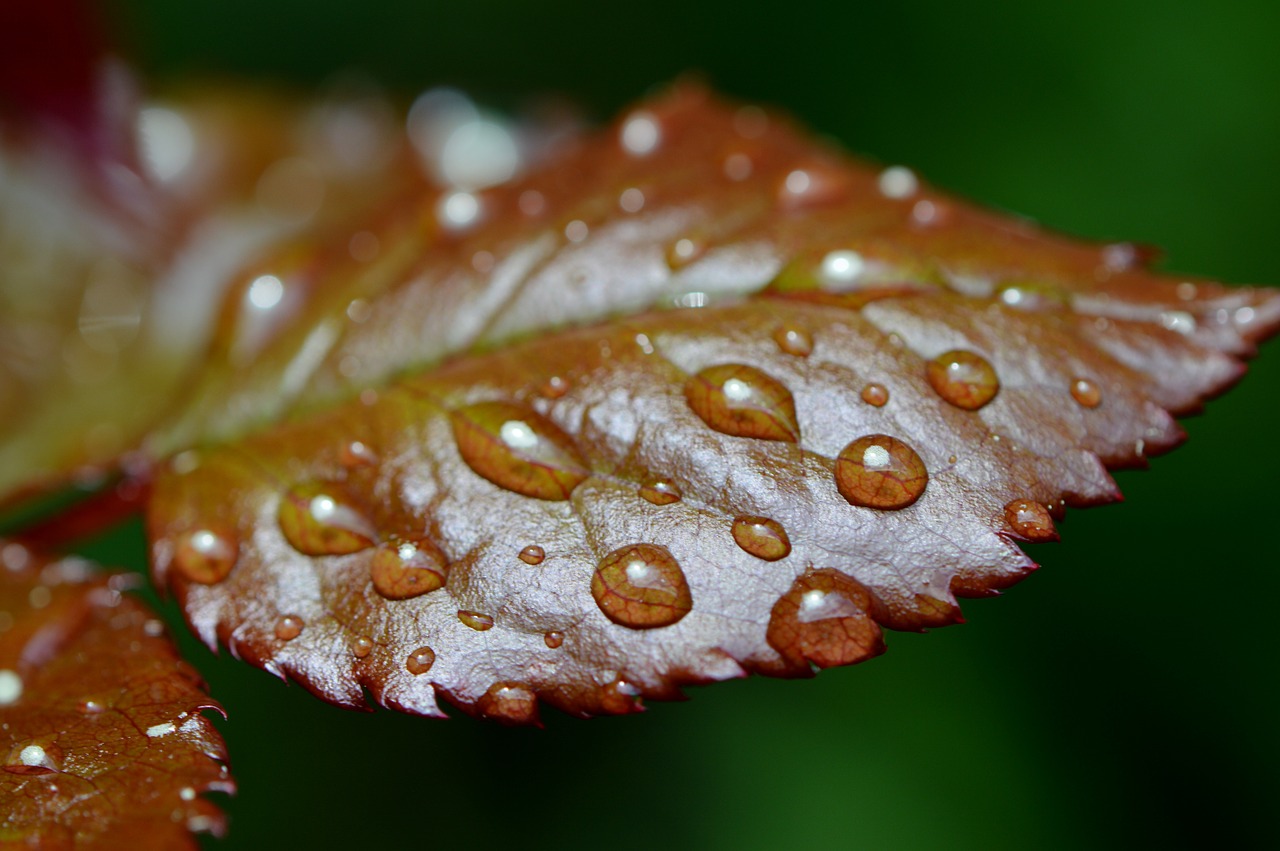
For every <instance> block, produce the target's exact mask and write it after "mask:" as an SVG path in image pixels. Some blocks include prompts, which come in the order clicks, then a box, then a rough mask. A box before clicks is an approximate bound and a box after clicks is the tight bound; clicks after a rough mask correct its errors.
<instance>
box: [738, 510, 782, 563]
mask: <svg viewBox="0 0 1280 851" xmlns="http://www.w3.org/2000/svg"><path fill="white" fill-rule="evenodd" d="M732 531H733V539H734V540H735V541H737V543H738V546H740V547H742V549H744V550H746V551H747V552H749V553H751V554H752V555H753V556H755V557H756V558H762V559H764V560H765V561H777V560H778V559H782V558H786V557H787V556H788V555H790V554H791V539H790V538H789V537H787V530H786V529H784V528H782V524H781V523H779V522H778V521H777V520H770V519H769V518H768V517H754V516H742V517H735V518H734V520H733V529H732Z"/></svg>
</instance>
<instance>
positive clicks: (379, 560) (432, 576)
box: [369, 537, 449, 600]
mask: <svg viewBox="0 0 1280 851" xmlns="http://www.w3.org/2000/svg"><path fill="white" fill-rule="evenodd" d="M448 561H449V560H448V559H447V558H446V557H445V554H444V553H443V552H441V551H440V548H439V547H437V546H436V545H435V544H434V543H433V542H432V541H431V540H430V539H428V538H423V537H419V538H414V539H412V540H400V541H389V542H387V543H383V544H380V545H379V546H378V548H377V550H375V551H374V553H373V559H372V561H371V562H370V565H369V574H370V576H371V577H372V579H373V588H374V590H375V591H377V592H378V593H379V594H380V595H382V596H383V597H386V598H387V599H388V600H408V599H411V598H413V597H418V596H420V595H422V594H426V593H428V592H431V591H435V590H437V589H439V588H443V587H444V584H445V574H446V572H447V570H446V566H447V565H448Z"/></svg>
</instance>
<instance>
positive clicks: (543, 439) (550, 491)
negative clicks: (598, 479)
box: [451, 402, 590, 500]
mask: <svg viewBox="0 0 1280 851" xmlns="http://www.w3.org/2000/svg"><path fill="white" fill-rule="evenodd" d="M451 420H452V424H453V437H454V440H455V441H456V443H457V446H458V452H459V454H461V455H462V460H463V461H465V462H466V464H467V466H468V467H470V468H471V469H472V471H474V472H475V473H476V474H477V475H479V476H481V477H483V478H485V479H487V480H489V481H490V482H492V483H493V484H495V485H497V486H498V487H500V488H505V489H507V490H509V491H513V492H515V493H518V494H522V495H524V496H531V497H534V498H536V499H546V500H565V499H568V498H569V495H570V494H571V493H573V489H574V488H576V487H577V486H578V485H579V484H581V483H582V481H583V480H584V479H586V478H587V476H588V475H590V471H589V470H588V469H587V464H586V461H584V460H583V458H582V455H581V454H580V453H579V452H578V449H577V447H576V446H575V445H574V443H573V440H572V438H570V437H569V435H567V434H565V433H564V432H563V431H562V430H561V429H560V427H559V426H557V425H556V424H555V423H553V422H551V421H550V420H548V419H547V418H546V417H543V416H541V415H540V414H538V413H536V412H534V411H531V410H529V409H528V408H524V407H521V406H520V405H514V404H511V403H509V402H479V403H477V404H474V405H468V406H466V407H465V408H460V409H458V410H456V411H454V412H453V413H452V414H451Z"/></svg>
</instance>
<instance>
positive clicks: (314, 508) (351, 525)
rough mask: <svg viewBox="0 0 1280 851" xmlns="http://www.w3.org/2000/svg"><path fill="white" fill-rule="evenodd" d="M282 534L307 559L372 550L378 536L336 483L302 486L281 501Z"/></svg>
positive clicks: (278, 517)
mask: <svg viewBox="0 0 1280 851" xmlns="http://www.w3.org/2000/svg"><path fill="white" fill-rule="evenodd" d="M276 519H277V520H278V521H279V523H280V531H281V532H283V533H284V537H285V539H286V540H287V541H288V542H289V543H290V544H292V545H293V548H294V549H296V550H297V551H298V552H300V553H303V554H304V555H309V556H326V555H346V554H347V553H355V552H359V551H360V550H365V549H368V548H369V547H372V546H373V542H374V539H375V538H377V536H378V533H377V530H376V529H375V528H374V526H373V523H372V522H370V520H369V518H368V517H366V516H365V514H364V511H363V509H362V508H361V507H360V505H359V503H358V502H357V501H356V500H355V498H354V497H352V496H351V495H350V494H349V493H347V492H346V490H345V489H344V488H343V487H342V485H340V484H337V483H336V482H303V483H302V484H299V485H295V486H294V487H293V488H291V489H290V490H289V492H288V493H286V494H285V495H284V499H282V500H280V508H279V510H278V511H277V513H276Z"/></svg>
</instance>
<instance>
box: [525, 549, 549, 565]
mask: <svg viewBox="0 0 1280 851" xmlns="http://www.w3.org/2000/svg"><path fill="white" fill-rule="evenodd" d="M546 557H547V551H546V550H544V549H543V548H542V547H540V546H538V545H537V544H530V545H529V546H527V547H525V548H524V549H522V550H521V551H520V560H521V561H522V562H524V563H525V564H533V565H537V564H542V560H543V559H545V558H546Z"/></svg>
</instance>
